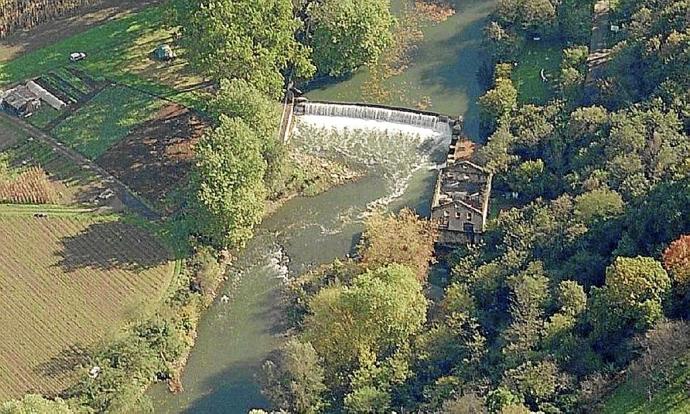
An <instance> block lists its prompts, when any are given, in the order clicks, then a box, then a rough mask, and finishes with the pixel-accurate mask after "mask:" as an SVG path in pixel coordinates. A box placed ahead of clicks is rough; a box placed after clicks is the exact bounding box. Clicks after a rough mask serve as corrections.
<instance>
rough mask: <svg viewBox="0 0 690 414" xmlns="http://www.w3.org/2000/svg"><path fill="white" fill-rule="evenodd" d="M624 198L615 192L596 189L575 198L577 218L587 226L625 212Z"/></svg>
mask: <svg viewBox="0 0 690 414" xmlns="http://www.w3.org/2000/svg"><path fill="white" fill-rule="evenodd" d="M623 206H624V203H623V198H622V197H621V196H620V194H618V193H617V192H615V191H612V190H608V189H596V190H592V191H590V192H587V193H584V194H580V195H579V196H577V197H575V216H576V217H577V218H578V219H579V220H581V221H582V222H583V223H585V224H589V223H591V222H593V221H594V220H596V219H606V218H609V217H613V216H616V215H619V214H621V213H622V212H623Z"/></svg>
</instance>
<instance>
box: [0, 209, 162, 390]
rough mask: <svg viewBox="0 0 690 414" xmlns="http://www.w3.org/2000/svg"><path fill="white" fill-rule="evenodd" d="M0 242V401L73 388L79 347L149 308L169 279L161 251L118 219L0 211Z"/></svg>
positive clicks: (141, 232)
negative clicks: (0, 249) (0, 246)
mask: <svg viewBox="0 0 690 414" xmlns="http://www.w3.org/2000/svg"><path fill="white" fill-rule="evenodd" d="M19 211H20V212H21V209H19ZM27 211H30V209H27ZM0 238H2V240H3V254H2V256H0V281H1V283H0V286H2V288H0V290H2V295H0V303H1V304H0V307H1V308H2V309H3V312H2V313H1V314H0V325H1V326H3V329H4V330H5V331H6V332H12V333H13V334H12V335H2V337H1V338H0V400H5V399H7V398H13V397H18V396H20V395H21V394H23V393H24V392H27V391H30V390H41V391H43V392H46V393H56V392H59V391H61V390H63V389H64V388H65V387H66V386H69V385H70V384H72V383H73V381H74V380H75V378H76V377H75V375H76V374H77V373H76V372H75V371H74V370H73V369H72V368H73V364H77V363H79V362H83V361H81V360H80V359H79V358H78V357H79V355H80V354H79V350H80V349H83V348H86V347H88V346H90V345H93V344H94V343H95V342H96V341H99V340H103V339H105V338H107V337H109V336H110V335H113V334H114V333H115V332H116V331H117V330H118V328H120V327H122V326H123V324H125V323H127V322H128V321H131V320H133V319H135V318H138V317H141V316H142V314H143V313H145V312H146V311H149V310H151V309H152V307H153V306H155V304H156V302H157V300H158V299H159V298H160V297H161V295H162V294H163V292H164V291H165V289H166V286H167V285H168V284H169V282H170V277H171V275H172V274H173V264H172V263H171V256H170V255H169V253H168V252H167V250H166V249H165V248H164V247H163V246H162V245H161V244H160V243H159V242H158V241H157V240H156V239H155V238H154V237H153V236H151V235H150V234H149V233H147V232H146V231H144V230H142V229H140V228H138V227H136V226H134V225H130V224H127V223H125V222H123V221H121V220H119V219H117V218H112V217H106V218H104V217H97V216H91V215H76V214H69V213H68V214H62V215H57V214H56V215H55V216H53V215H52V214H51V217H50V218H35V217H33V216H31V215H25V214H3V210H2V209H0ZM75 358H76V359H75Z"/></svg>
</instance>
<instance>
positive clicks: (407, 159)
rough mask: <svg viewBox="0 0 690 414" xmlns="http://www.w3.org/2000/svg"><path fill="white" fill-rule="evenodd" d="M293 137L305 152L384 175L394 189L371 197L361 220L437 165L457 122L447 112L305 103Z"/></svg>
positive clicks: (403, 191)
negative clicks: (421, 170) (431, 112)
mask: <svg viewBox="0 0 690 414" xmlns="http://www.w3.org/2000/svg"><path fill="white" fill-rule="evenodd" d="M295 114H296V115H297V116H296V118H297V119H296V121H295V126H294V130H293V131H292V133H291V135H290V138H291V141H292V143H293V145H295V146H296V147H298V148H300V150H301V151H303V152H305V153H308V154H310V155H314V156H317V157H321V158H331V159H335V160H336V161H340V162H344V163H346V164H349V165H353V166H355V167H358V168H360V169H364V170H366V171H367V172H368V173H369V174H371V175H376V176H377V177H380V178H382V179H383V180H384V182H385V184H386V187H387V189H388V191H387V192H386V194H385V195H382V196H381V197H379V198H377V199H376V200H374V201H372V202H370V203H369V204H368V205H367V206H366V207H367V209H366V211H363V212H361V213H360V215H359V217H358V219H361V218H363V217H365V216H367V215H369V213H370V212H371V211H374V210H379V209H382V208H385V207H387V206H388V205H389V204H390V203H391V202H393V201H394V200H396V199H397V198H399V197H400V196H402V195H403V194H404V193H405V191H406V190H407V188H408V185H409V183H410V181H411V180H412V178H413V177H414V175H415V173H416V172H417V171H419V170H420V169H425V168H426V169H427V170H428V169H434V168H436V167H437V166H438V164H439V159H438V158H439V157H438V154H440V153H443V152H444V151H447V148H448V144H449V143H450V140H451V135H452V133H453V127H454V126H455V125H456V124H457V128H456V132H457V131H458V128H461V123H459V122H458V121H456V120H452V119H450V118H449V117H446V116H443V115H434V114H430V113H421V112H417V111H413V110H400V109H395V108H386V107H380V106H365V105H356V104H337V103H312V102H302V103H299V104H298V105H297V106H296V107H295Z"/></svg>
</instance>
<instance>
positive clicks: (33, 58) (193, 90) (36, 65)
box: [0, 6, 204, 107]
mask: <svg viewBox="0 0 690 414" xmlns="http://www.w3.org/2000/svg"><path fill="white" fill-rule="evenodd" d="M164 15H165V13H164V12H163V9H162V6H159V7H149V8H147V9H144V10H142V11H141V12H139V13H137V14H132V15H128V16H125V17H122V18H119V19H115V20H111V21H108V22H107V23H105V24H103V25H100V26H96V27H94V28H92V29H89V30H87V31H85V32H83V33H81V34H79V35H75V36H71V37H68V38H65V39H63V40H60V41H58V42H57V43H54V44H51V45H50V47H45V48H42V49H38V50H35V51H33V52H30V53H27V54H24V55H22V56H20V57H18V58H17V59H14V60H11V61H9V62H5V63H0V84H8V83H12V82H18V81H21V80H24V79H28V78H31V77H36V76H41V75H43V74H46V73H49V72H51V71H56V70H60V69H61V68H65V67H68V66H72V67H78V68H80V69H82V70H85V71H86V72H88V73H89V74H91V75H92V76H94V77H95V78H108V79H111V80H114V81H117V82H121V83H124V84H127V85H130V86H136V87H137V88H140V89H143V90H146V91H148V92H151V93H154V94H157V95H160V96H164V97H166V98H169V99H172V100H174V101H176V102H179V103H182V104H184V105H186V106H192V107H203V102H204V99H202V96H201V95H200V94H202V93H201V92H200V91H199V87H201V86H203V85H204V79H202V78H199V77H198V76H196V75H194V74H192V73H191V72H190V70H189V68H188V67H187V65H186V64H185V61H184V56H182V58H181V59H178V60H177V61H175V62H174V63H168V62H158V61H156V60H154V59H152V58H151V52H152V51H153V49H154V48H155V47H156V46H157V45H158V44H160V43H166V42H171V41H172V33H171V32H170V31H169V30H167V29H162V28H161V27H162V24H161V23H162V19H163V16H164ZM75 50H79V51H83V52H85V53H87V54H88V58H87V59H86V60H84V61H82V62H79V63H78V64H70V63H69V62H68V61H67V56H69V54H70V53H71V52H73V51H75ZM180 53H181V54H182V55H184V53H183V51H180Z"/></svg>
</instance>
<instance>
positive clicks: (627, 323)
mask: <svg viewBox="0 0 690 414" xmlns="http://www.w3.org/2000/svg"><path fill="white" fill-rule="evenodd" d="M670 287H671V280H670V278H669V277H668V274H667V273H666V271H665V270H664V268H663V267H662V266H661V263H659V262H657V261H656V260H654V259H652V258H650V257H639V256H638V257H635V258H628V257H617V258H616V260H614V262H613V264H612V265H610V266H609V267H608V268H607V269H606V283H605V285H604V287H603V288H593V291H592V307H591V312H590V319H591V321H592V323H593V325H594V334H593V336H594V338H595V339H597V340H606V341H607V342H608V343H613V342H614V341H613V338H616V339H619V340H620V339H622V338H621V334H623V336H625V335H626V334H631V333H633V332H634V331H641V330H644V329H645V328H648V327H650V326H652V325H653V324H654V323H655V322H657V321H658V320H659V319H661V317H662V316H663V309H662V300H663V299H664V298H665V296H666V294H667V292H668V290H669V289H670Z"/></svg>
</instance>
